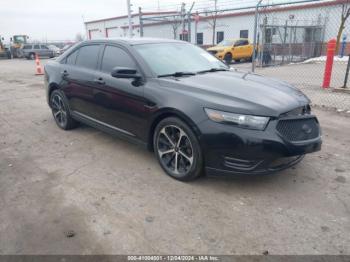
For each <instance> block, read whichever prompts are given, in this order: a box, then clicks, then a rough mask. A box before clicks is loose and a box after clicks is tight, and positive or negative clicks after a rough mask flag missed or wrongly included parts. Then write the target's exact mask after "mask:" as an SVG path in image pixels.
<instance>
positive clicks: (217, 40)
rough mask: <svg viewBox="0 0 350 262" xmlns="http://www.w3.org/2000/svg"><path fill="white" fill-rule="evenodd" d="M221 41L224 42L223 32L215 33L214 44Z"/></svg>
mask: <svg viewBox="0 0 350 262" xmlns="http://www.w3.org/2000/svg"><path fill="white" fill-rule="evenodd" d="M222 40H224V32H222V31H221V32H216V43H217V44H218V43H220V42H221V41H222Z"/></svg>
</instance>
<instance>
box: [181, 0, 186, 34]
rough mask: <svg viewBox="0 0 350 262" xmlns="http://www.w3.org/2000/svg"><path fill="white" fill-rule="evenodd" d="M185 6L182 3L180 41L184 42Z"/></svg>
mask: <svg viewBox="0 0 350 262" xmlns="http://www.w3.org/2000/svg"><path fill="white" fill-rule="evenodd" d="M185 6H186V4H185V3H182V4H181V22H182V32H181V34H182V39H181V40H182V41H185V32H186V23H185V19H186V9H185Z"/></svg>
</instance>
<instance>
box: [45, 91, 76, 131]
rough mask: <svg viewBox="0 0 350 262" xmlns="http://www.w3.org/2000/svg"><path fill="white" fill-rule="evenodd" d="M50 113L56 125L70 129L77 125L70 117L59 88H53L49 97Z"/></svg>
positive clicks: (65, 101) (64, 98)
mask: <svg viewBox="0 0 350 262" xmlns="http://www.w3.org/2000/svg"><path fill="white" fill-rule="evenodd" d="M50 105H51V110H52V115H53V117H54V119H55V122H56V124H57V125H58V127H60V128H62V129H63V130H70V129H73V128H75V127H76V126H77V122H76V121H75V120H74V119H73V118H72V117H71V115H70V112H69V107H68V103H67V100H66V97H65V96H64V94H63V93H62V91H60V90H54V91H53V92H52V94H51V97H50Z"/></svg>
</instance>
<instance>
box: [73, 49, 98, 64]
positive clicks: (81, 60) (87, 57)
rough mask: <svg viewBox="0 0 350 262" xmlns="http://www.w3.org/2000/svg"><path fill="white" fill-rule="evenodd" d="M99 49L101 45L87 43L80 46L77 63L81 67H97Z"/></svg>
mask: <svg viewBox="0 0 350 262" xmlns="http://www.w3.org/2000/svg"><path fill="white" fill-rule="evenodd" d="M99 50H100V45H87V46H83V47H81V48H79V54H78V57H77V60H76V63H75V64H76V65H78V66H81V67H85V68H89V69H95V68H96V65H97V60H98V51H99Z"/></svg>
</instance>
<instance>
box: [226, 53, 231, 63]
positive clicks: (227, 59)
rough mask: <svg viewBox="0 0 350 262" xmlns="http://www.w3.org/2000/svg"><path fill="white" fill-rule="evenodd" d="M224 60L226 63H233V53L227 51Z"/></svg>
mask: <svg viewBox="0 0 350 262" xmlns="http://www.w3.org/2000/svg"><path fill="white" fill-rule="evenodd" d="M224 60H225V62H226V64H231V63H232V54H231V53H227V54H226V55H225V56H224Z"/></svg>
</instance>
